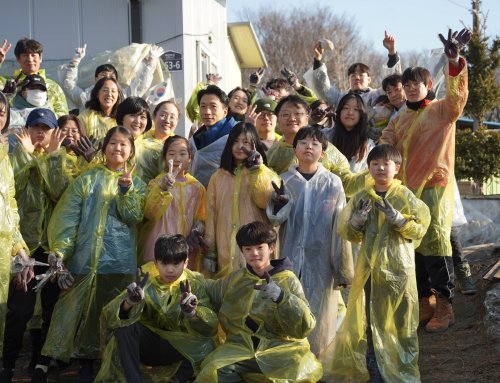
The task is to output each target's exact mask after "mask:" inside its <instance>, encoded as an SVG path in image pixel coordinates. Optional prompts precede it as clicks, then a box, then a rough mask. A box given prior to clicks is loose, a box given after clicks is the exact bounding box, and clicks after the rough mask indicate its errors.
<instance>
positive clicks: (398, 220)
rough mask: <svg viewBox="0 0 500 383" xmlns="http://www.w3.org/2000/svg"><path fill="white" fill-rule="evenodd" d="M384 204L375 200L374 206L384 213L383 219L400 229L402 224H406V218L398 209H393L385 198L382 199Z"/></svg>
mask: <svg viewBox="0 0 500 383" xmlns="http://www.w3.org/2000/svg"><path fill="white" fill-rule="evenodd" d="M383 201H384V205H385V206H383V205H381V204H379V203H378V202H375V207H376V208H377V209H379V210H380V211H381V212H383V213H384V214H385V220H386V221H387V223H390V224H391V225H394V226H396V228H398V229H401V228H402V227H403V226H404V225H406V218H405V217H403V214H401V213H400V212H399V211H397V210H396V209H394V207H392V205H391V204H390V203H389V201H387V200H386V199H385V198H384V199H383Z"/></svg>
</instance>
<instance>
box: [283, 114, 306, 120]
mask: <svg viewBox="0 0 500 383" xmlns="http://www.w3.org/2000/svg"><path fill="white" fill-rule="evenodd" d="M304 115H307V113H303V112H302V113H283V114H281V118H284V119H285V120H288V119H289V118H290V117H292V116H293V118H295V119H297V120H298V119H299V118H301V117H302V116H304Z"/></svg>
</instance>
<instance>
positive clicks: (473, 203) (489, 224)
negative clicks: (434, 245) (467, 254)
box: [455, 198, 500, 247]
mask: <svg viewBox="0 0 500 383" xmlns="http://www.w3.org/2000/svg"><path fill="white" fill-rule="evenodd" d="M462 204H463V208H464V212H465V217H466V218H467V223H466V224H465V225H461V226H457V227H455V230H456V231H457V235H458V237H459V238H460V242H461V244H462V246H463V247H468V246H475V245H483V244H487V243H495V242H500V200H498V199H488V198H484V199H483V198H482V199H462Z"/></svg>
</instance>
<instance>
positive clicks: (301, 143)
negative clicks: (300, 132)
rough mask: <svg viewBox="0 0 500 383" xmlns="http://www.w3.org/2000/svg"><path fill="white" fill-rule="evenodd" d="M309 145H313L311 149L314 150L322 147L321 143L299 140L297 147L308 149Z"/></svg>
mask: <svg viewBox="0 0 500 383" xmlns="http://www.w3.org/2000/svg"><path fill="white" fill-rule="evenodd" d="M309 145H311V147H312V148H313V149H318V148H320V147H321V142H319V141H308V140H298V141H297V146H299V147H301V148H308V147H309Z"/></svg>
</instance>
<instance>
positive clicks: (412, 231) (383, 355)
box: [320, 177, 430, 383]
mask: <svg viewBox="0 0 500 383" xmlns="http://www.w3.org/2000/svg"><path fill="white" fill-rule="evenodd" d="M374 184H375V182H374V181H373V179H372V178H371V177H370V178H367V180H366V188H365V191H363V192H360V193H358V194H356V195H355V196H354V197H353V198H351V200H350V201H349V203H348V204H347V206H346V208H345V209H344V210H343V212H342V214H341V215H340V217H339V220H338V224H337V225H338V229H337V232H338V233H339V234H340V235H342V237H343V238H345V239H347V240H349V241H351V242H352V243H359V242H361V241H362V243H361V250H360V253H359V257H358V262H357V264H356V271H355V274H354V280H353V283H352V286H351V291H350V293H349V304H348V306H347V314H346V317H345V318H344V321H343V323H342V325H341V326H340V329H339V331H338V332H337V336H336V337H335V339H334V340H333V342H332V343H331V344H330V346H328V348H327V349H326V350H325V351H324V352H323V354H322V355H321V357H320V361H321V362H322V364H323V369H324V371H325V376H324V377H323V378H322V380H323V381H325V382H335V383H341V382H345V383H347V382H365V381H367V380H368V376H367V374H368V373H367V370H366V359H365V354H366V349H367V340H366V333H365V331H366V326H367V322H366V314H365V299H364V298H363V297H364V286H365V284H366V282H367V280H368V278H369V277H371V297H369V299H370V321H371V328H372V331H373V344H374V348H375V354H376V357H377V363H378V366H379V369H380V372H381V374H382V376H383V378H384V382H386V383H396V382H397V383H400V382H414V383H419V382H420V373H419V370H418V338H417V328H418V312H419V307H418V293H417V281H416V278H415V261H414V250H415V248H416V247H417V246H418V242H419V241H420V240H421V239H422V238H423V236H424V234H425V232H426V230H427V227H428V226H429V222H430V214H429V208H428V207H427V206H426V205H425V204H424V203H423V202H422V201H421V200H419V199H418V198H416V197H415V195H414V194H413V193H412V192H411V191H410V190H408V189H407V188H405V187H403V186H401V181H399V180H393V183H392V185H391V187H390V188H389V190H388V191H387V194H386V197H385V198H386V199H387V200H388V201H389V202H390V203H391V204H392V206H393V207H394V208H395V209H396V210H398V211H399V212H401V214H403V216H404V217H405V218H406V219H407V223H406V225H405V226H404V227H403V228H401V229H399V230H396V228H395V227H394V226H393V225H389V224H388V223H387V222H386V220H385V216H384V213H382V212H381V211H380V210H379V209H377V208H375V207H374V208H372V209H371V210H370V212H369V213H368V221H367V223H366V225H365V227H364V228H363V229H362V230H361V231H358V230H355V229H354V228H353V227H352V226H351V224H350V223H349V221H350V219H351V217H352V215H353V213H354V212H355V211H356V207H357V205H358V203H359V201H360V200H361V199H363V200H365V201H366V200H368V199H370V200H371V201H372V206H373V205H374V203H375V202H379V203H380V202H382V198H381V197H379V196H378V195H377V194H376V193H375V189H374ZM366 299H368V297H366Z"/></svg>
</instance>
